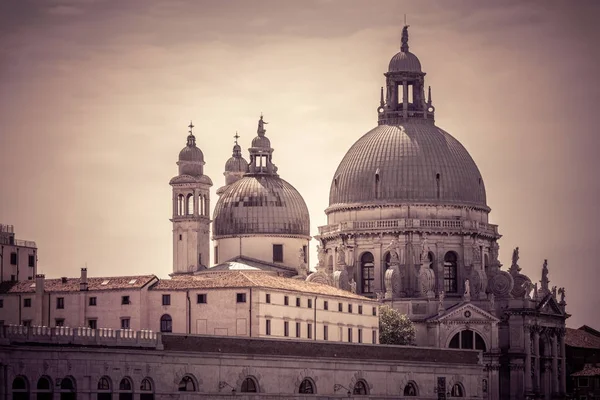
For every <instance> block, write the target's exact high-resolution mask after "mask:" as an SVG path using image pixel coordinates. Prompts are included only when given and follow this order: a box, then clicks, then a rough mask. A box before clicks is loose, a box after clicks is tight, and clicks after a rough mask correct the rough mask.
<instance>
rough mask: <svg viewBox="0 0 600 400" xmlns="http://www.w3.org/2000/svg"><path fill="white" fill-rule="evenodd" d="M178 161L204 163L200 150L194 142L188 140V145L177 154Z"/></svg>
mask: <svg viewBox="0 0 600 400" xmlns="http://www.w3.org/2000/svg"><path fill="white" fill-rule="evenodd" d="M179 161H197V162H204V154H202V150H200V149H199V148H198V147H196V141H195V140H190V139H189V138H188V144H187V145H186V146H185V147H184V148H183V149H181V151H180V152H179Z"/></svg>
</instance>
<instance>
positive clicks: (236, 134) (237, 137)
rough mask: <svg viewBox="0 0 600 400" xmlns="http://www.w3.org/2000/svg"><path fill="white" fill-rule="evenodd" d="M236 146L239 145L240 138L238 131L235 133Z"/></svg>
mask: <svg viewBox="0 0 600 400" xmlns="http://www.w3.org/2000/svg"><path fill="white" fill-rule="evenodd" d="M234 138H235V144H238V139H239V138H240V135H238V133H237V131H235V136H234Z"/></svg>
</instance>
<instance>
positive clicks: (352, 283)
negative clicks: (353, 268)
mask: <svg viewBox="0 0 600 400" xmlns="http://www.w3.org/2000/svg"><path fill="white" fill-rule="evenodd" d="M350 291H351V292H352V293H356V281H355V280H354V278H352V280H351V281H350Z"/></svg>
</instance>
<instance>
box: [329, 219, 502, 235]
mask: <svg viewBox="0 0 600 400" xmlns="http://www.w3.org/2000/svg"><path fill="white" fill-rule="evenodd" d="M404 229H408V230H425V231H429V232H431V231H456V232H463V231H464V232H468V233H475V232H476V233H480V234H485V235H491V236H497V235H498V225H492V224H486V223H484V222H479V221H469V220H457V219H415V218H402V219H377V220H367V221H348V222H340V223H338V224H332V225H325V226H320V227H319V234H320V235H326V234H331V233H342V232H352V231H361V230H365V231H366V230H369V231H371V230H381V231H386V230H404Z"/></svg>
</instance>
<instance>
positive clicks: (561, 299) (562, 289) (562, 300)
mask: <svg viewBox="0 0 600 400" xmlns="http://www.w3.org/2000/svg"><path fill="white" fill-rule="evenodd" d="M558 294H559V295H560V303H561V304H564V303H565V288H564V287H561V288H560V289H558Z"/></svg>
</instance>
